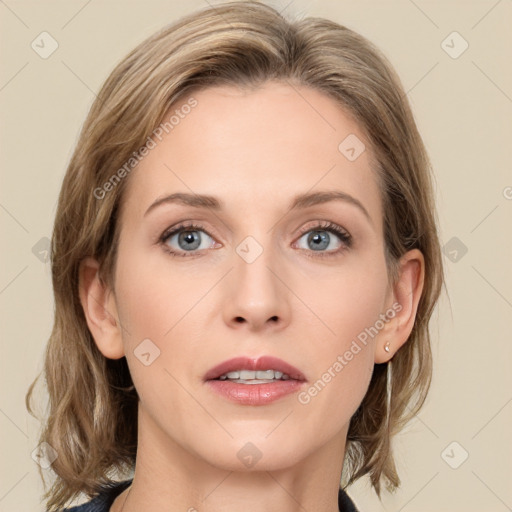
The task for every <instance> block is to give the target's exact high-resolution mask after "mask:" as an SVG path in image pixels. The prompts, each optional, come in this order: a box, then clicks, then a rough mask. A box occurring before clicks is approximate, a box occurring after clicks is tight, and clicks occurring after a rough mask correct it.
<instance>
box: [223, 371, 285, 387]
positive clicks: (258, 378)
mask: <svg viewBox="0 0 512 512" xmlns="http://www.w3.org/2000/svg"><path fill="white" fill-rule="evenodd" d="M289 378H290V376H289V375H287V374H286V373H283V372H279V371H277V370H258V371H255V370H239V371H235V372H228V373H226V374H224V375H221V376H220V377H219V379H220V380H227V379H229V380H233V381H237V382H240V383H242V382H243V383H244V384H264V383H265V382H268V381H274V380H288V379H289ZM249 381H251V382H249Z"/></svg>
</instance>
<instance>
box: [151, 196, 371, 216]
mask: <svg viewBox="0 0 512 512" xmlns="http://www.w3.org/2000/svg"><path fill="white" fill-rule="evenodd" d="M330 201H343V202H345V203H349V204H351V205H353V206H355V207H356V208H358V209H359V210H360V211H361V212H362V213H363V214H364V216H365V217H366V218H367V220H368V221H369V222H370V224H373V222H372V219H371V217H370V214H369V213H368V211H367V210H366V208H365V207H364V206H363V205H362V203H361V202H360V201H359V200H358V199H356V198H355V197H353V196H351V195H350V194H347V193H346V192H342V191H339V190H329V191H319V192H309V193H305V194H299V195H298V196H295V197H294V198H293V199H292V201H291V203H290V206H289V207H288V211H291V210H294V209H304V208H309V207H311V206H315V205H317V204H323V203H328V202H330ZM164 204H183V205H185V206H192V207H194V208H208V209H211V210H214V211H220V210H222V209H223V207H224V203H223V202H222V201H220V200H219V199H217V198H216V197H214V196H210V195H203V194H188V193H184V192H176V193H174V194H170V195H167V196H164V197H161V198H159V199H157V200H156V201H155V202H154V203H152V204H151V205H150V207H149V208H148V209H147V210H146V212H145V213H144V217H146V215H148V214H149V212H151V211H152V210H154V209H155V208H157V207H158V206H161V205H164Z"/></svg>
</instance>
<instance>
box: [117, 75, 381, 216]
mask: <svg viewBox="0 0 512 512" xmlns="http://www.w3.org/2000/svg"><path fill="white" fill-rule="evenodd" d="M191 98H193V100H195V106H194V107H193V108H190V107H187V108H184V107H183V106H184V105H187V104H188V105H190V104H192V103H191V102H190V99H191ZM171 117H172V118H173V119H172V121H173V122H172V124H170V123H169V124H168V126H167V129H166V130H160V131H161V132H162V133H161V135H160V137H156V136H155V135H153V136H152V139H153V140H154V142H155V145H154V147H153V149H151V150H150V151H148V153H147V155H146V156H145V157H144V158H143V159H142V160H141V161H140V163H139V164H138V165H137V167H136V168H135V169H134V170H133V171H132V173H131V175H130V178H129V182H130V183H129V184H128V188H127V191H126V194H125V203H126V204H127V205H129V206H130V208H128V210H129V211H130V212H131V215H132V216H136V217H137V218H142V217H143V215H144V212H145V211H146V209H147V208H148V207H149V205H150V204H151V203H152V202H153V201H154V200H155V199H157V198H158V197H160V196H162V195H163V194H171V193H173V192H178V191H179V192H187V193H192V194H194V193H196V194H207V195H213V196H217V197H219V198H220V199H221V200H222V202H223V203H225V204H228V205H229V206H230V207H231V208H232V211H233V212H235V211H236V212H238V213H241V212H243V211H244V210H249V209H250V208H257V209H259V210H260V211H262V210H265V211H266V210H268V209H269V208H272V207H274V206H275V207H276V208H277V207H279V208H281V206H285V203H286V205H288V203H289V199H290V197H292V196H295V195H297V194H300V193H304V192H307V191H314V190H316V189H319V190H320V189H321V190H326V189H336V190H342V191H344V192H346V193H348V194H350V195H352V196H355V197H356V198H357V199H359V200H360V201H361V202H362V203H363V204H364V205H365V207H366V208H367V210H369V212H370V215H371V216H372V218H374V219H375V220H376V222H377V221H378V222H380V208H381V206H380V193H379V190H378V186H377V183H376V180H375V174H374V172H373V170H372V165H373V157H372V155H371V151H370V148H369V142H368V141H367V140H366V138H365V136H364V134H363V132H362V130H361V129H360V127H359V126H358V124H357V123H356V122H355V120H354V119H353V118H352V117H351V116H350V115H347V113H346V112H345V111H344V109H342V108H341V107H340V106H339V105H338V104H337V103H336V102H335V101H334V100H333V99H332V98H330V97H328V96H327V95H325V94H324V93H322V92H320V91H317V90H314V89H311V88H309V87H304V86H296V85H293V86H292V85H288V84H284V83H280V82H268V83H266V84H265V85H263V86H261V87H259V88H257V89H255V90H250V91H249V90H242V89H240V88H237V87H234V86H216V87H209V88H207V89H202V90H200V91H197V92H195V93H193V94H191V95H189V96H186V97H185V98H184V99H182V100H181V101H180V102H179V103H176V104H175V105H174V106H173V107H172V108H171V109H170V111H169V112H168V113H167V115H166V116H165V118H164V122H166V121H169V120H170V119H171ZM161 126H162V125H161ZM167 132H168V133H167ZM153 133H155V132H153ZM160 138H161V140H159V139H160ZM352 149H353V151H352ZM347 150H348V152H347ZM354 156H356V158H354Z"/></svg>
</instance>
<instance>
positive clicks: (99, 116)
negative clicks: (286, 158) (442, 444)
mask: <svg viewBox="0 0 512 512" xmlns="http://www.w3.org/2000/svg"><path fill="white" fill-rule="evenodd" d="M269 80H278V81H282V82H284V83H288V84H289V85H291V86H307V87H311V88H314V89H316V90H318V91H320V92H322V93H324V94H325V95H328V96H329V97H330V98H332V99H333V100H334V101H335V102H336V103H337V104H338V105H339V106H340V108H342V109H343V110H344V111H346V112H347V113H348V114H349V115H351V116H353V118H354V119H355V120H356V122H357V123H358V126H359V127H360V128H361V130H362V131H363V133H364V134H365V136H366V137H367V139H368V141H369V142H370V146H371V152H372V154H373V155H375V159H374V165H373V167H374V169H373V170H374V171H375V176H376V179H377V180H378V183H379V187H380V191H381V197H382V204H383V215H384V218H383V221H384V223H383V226H384V233H383V235H384V240H385V247H386V262H387V267H388V275H389V280H390V283H394V282H396V279H397V276H398V274H397V271H398V268H399V267H398V263H399V259H400V257H401V256H402V255H403V254H404V253H405V252H406V251H408V250H410V249H413V248H417V249H419V250H420V251H421V252H422V254H423V256H424V260H425V280H424V288H423V292H422V295H421V298H420V301H419V304H418V309H417V315H416V319H415V324H414V327H413V329H412V332H411V335H410V337H409V339H408V341H407V343H405V344H404V345H403V346H402V347H401V348H400V350H399V351H398V352H397V353H396V354H395V355H394V357H393V372H392V390H393V393H392V399H391V404H390V410H389V411H388V410H387V405H386V376H387V371H388V366H389V363H385V364H377V365H375V367H374V372H373V376H372V379H371V382H370V385H369V388H368V391H367V393H366V395H365V397H364V399H363V401H362V403H361V405H360V407H359V408H358V410H357V411H356V413H355V414H354V416H353V417H352V419H351V422H350V427H349V431H348V437H347V448H346V453H345V462H344V468H343V474H344V478H345V480H346V482H345V486H346V485H349V484H351V483H352V482H354V481H355V480H357V479H358V478H360V477H361V476H363V475H368V476H369V478H370V481H371V484H372V485H373V487H374V489H375V491H376V492H377V495H378V496H379V497H380V494H381V479H382V478H385V480H386V482H385V483H386V486H387V488H388V490H389V491H393V490H395V489H396V488H397V487H398V486H399V485H400V479H399V477H398V474H397V471H396V467H395V464H394V459H393V455H392V450H391V446H390V440H391V437H392V436H393V435H394V434H396V433H397V432H398V431H399V430H400V429H401V428H402V427H403V426H404V425H405V424H406V423H407V422H408V421H409V420H410V419H411V418H412V417H413V416H414V415H415V414H416V413H417V412H418V411H419V409H420V408H421V406H422V405H423V403H424V401H425V398H426V395H427V392H428V389H429V387H430V382H431V375H432V354H431V347H430V335H429V328H428V324H429V319H430V317H431V314H432V312H433V309H434V306H435V304H436V302H437V300H438V298H439V295H440V292H441V288H442V285H443V282H444V276H443V267H442V259H441V252H440V247H439V240H438V234H437V228H436V223H437V218H436V213H435V205H434V197H433V186H432V176H431V166H430V162H429V159H428V156H427V153H426V150H425V147H424V145H423V142H422V140H421V137H420V135H419V133H418V130H417V127H416V124H415V121H414V118H413V115H412V113H411V109H410V106H409V104H408V100H407V97H406V94H405V93H404V90H403V87H402V85H401V82H400V80H399V78H398V76H397V75H396V73H395V72H394V70H393V68H392V66H391V64H390V63H389V61H388V60H387V59H386V57H385V56H384V55H383V54H381V52H380V51H379V50H378V49H377V48H376V47H375V46H374V45H373V44H372V43H371V42H370V41H368V40H367V39H366V38H364V37H362V36H361V35H359V34H358V33H356V32H354V31H352V30H350V29H348V28H346V27H344V26H341V25H339V24H337V23H335V22H333V21H330V20H327V19H322V18H306V19H302V20H294V21H291V20H287V19H285V18H284V17H282V16H281V15H280V14H279V13H278V12H277V11H276V10H275V9H273V8H272V7H270V6H267V5H265V4H263V3H260V2H257V1H238V2H230V3H225V4H220V5H216V6H215V7H212V8H206V9H204V10H201V11H197V12H195V13H193V14H190V15H188V16H186V17H183V18H181V19H180V20H178V21H177V22H175V23H173V24H171V25H169V26H167V27H165V28H164V29H162V30H161V31H159V32H157V33H156V34H154V35H153V36H151V37H149V38H148V39H147V40H145V41H144V42H142V43H141V44H140V45H138V46H137V47H136V48H135V49H134V50H133V51H131V53H129V55H128V56H126V58H124V59H123V60H122V61H121V62H120V63H119V64H118V65H117V66H116V67H115V69H114V70H113V72H112V73H111V74H110V76H109V77H108V79H107V80H106V82H105V84H104V85H103V87H102V89H101V91H100V92H99V94H98V96H97V99H96V100H95V101H94V103H93V104H92V107H91V109H90V112H89V114H88V116H87V119H86V120H85V123H84V126H83V128H82V131H81V133H80V137H79V140H78V142H77V145H76V148H75V150H74V153H73V155H72V158H71V161H70V163H69V165H68V168H67V171H66V174H65V177H64V180H63V184H62V188H61V191H60V195H59V200H58V208H57V213H56V218H55V224H54V230H53V233H52V244H51V269H52V280H53V290H54V296H55V316H54V325H53V330H52V333H51V335H50V338H49V340H48V345H47V348H46V354H45V361H44V369H43V372H44V377H45V383H46V386H47V389H48V395H49V411H48V418H47V420H46V421H45V422H44V425H43V428H42V431H41V435H40V442H41V443H42V442H47V443H48V444H49V445H50V446H52V447H53V448H54V449H55V450H56V452H57V453H58V457H57V459H55V461H54V462H53V464H52V469H53V471H54V473H55V474H56V475H57V478H56V480H55V482H54V483H53V485H52V487H51V489H50V490H49V491H47V492H46V494H45V495H44V499H45V500H46V501H47V508H48V509H49V511H50V512H53V511H55V510H58V509H59V508H61V507H63V506H64V505H65V504H67V503H68V502H69V501H70V500H71V499H73V498H75V497H76V496H77V495H78V494H79V493H80V492H83V493H85V494H87V495H88V496H90V497H92V496H93V495H95V494H96V493H98V492H99V491H100V490H102V488H104V487H105V486H106V485H109V484H112V483H113V482H114V480H113V479H112V478H113V476H114V474H115V473H116V472H118V473H119V472H121V474H123V473H124V472H126V471H128V470H131V469H133V467H134V464H135V459H136V452H137V407H138V396H137V393H136V390H135V389H134V387H133V382H132V379H131V376H130V373H129V370H128V366H127V363H126V359H125V358H121V359H118V360H112V359H107V358H105V357H104V356H103V355H102V354H101V353H100V351H99V350H98V348H97V346H96V344H95V342H94V339H93V337H92V335H91V333H90V331H89V329H88V326H87V323H86V320H85V316H84V311H83V308H82V305H81V302H80V299H79V293H78V287H79V279H78V269H79V264H80V261H81V260H82V259H83V258H85V257H86V256H92V257H94V258H96V259H97V260H98V261H99V262H100V264H101V267H100V275H101V278H102V280H104V282H105V283H107V284H109V285H110V286H112V284H113V276H114V271H115V262H116V251H117V246H118V237H119V228H120V226H119V222H118V219H119V218H120V208H121V206H122V205H123V191H124V190H125V188H126V185H127V182H128V181H129V180H130V176H126V177H124V179H121V180H119V182H116V183H115V186H112V187H111V190H109V191H108V193H105V194H104V197H102V198H101V199H99V198H98V197H97V195H95V194H94V193H93V191H94V190H97V189H99V188H101V187H104V184H105V183H106V182H108V181H109V180H112V176H113V174H114V173H115V172H116V170H118V169H120V168H122V167H123V165H125V164H126V162H127V161H129V159H130V158H131V157H132V156H133V154H134V152H135V153H136V152H137V151H138V150H139V149H140V148H141V147H142V146H143V145H144V144H145V143H146V141H147V138H148V137H149V136H150V135H151V134H152V132H153V131H154V130H155V128H156V127H157V126H159V125H160V123H162V121H163V120H164V118H165V116H166V114H167V113H168V112H169V109H170V108H171V106H173V105H174V104H175V103H176V102H177V100H178V99H180V100H182V99H184V98H187V96H189V95H190V94H191V93H192V92H193V91H197V90H200V89H203V88H206V87H210V86H213V85H235V86H239V87H246V88H256V87H258V86H259V85H262V84H264V83H265V82H267V81H269ZM340 142H341V141H340ZM111 182H112V181H111ZM38 378H39V376H38V377H37V378H36V379H35V380H34V382H33V383H32V385H31V386H30V388H29V390H28V392H27V396H26V405H27V408H28V410H29V411H30V412H31V414H33V410H32V407H31V398H32V395H33V388H34V385H35V384H36V382H37V380H38ZM388 415H389V421H387V418H388ZM43 481H44V478H43Z"/></svg>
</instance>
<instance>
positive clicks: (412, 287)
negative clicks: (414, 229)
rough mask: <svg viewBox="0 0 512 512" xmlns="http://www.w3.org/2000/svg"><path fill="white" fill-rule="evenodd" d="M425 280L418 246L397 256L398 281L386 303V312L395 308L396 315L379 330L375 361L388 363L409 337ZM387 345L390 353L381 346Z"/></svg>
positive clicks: (421, 255) (422, 258) (422, 259)
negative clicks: (400, 256)
mask: <svg viewBox="0 0 512 512" xmlns="http://www.w3.org/2000/svg"><path fill="white" fill-rule="evenodd" d="M424 279H425V259H424V257H423V254H422V253H421V251H420V250H419V249H412V250H410V251H408V252H407V253H405V254H404V255H403V256H402V258H401V259H400V269H399V278H398V282H397V283H396V284H395V285H394V286H393V289H392V294H391V296H392V302H391V303H390V304H388V311H394V312H395V316H394V317H393V318H392V319H391V320H389V321H388V322H387V324H386V325H385V327H384V328H383V329H382V330H381V331H380V332H379V336H378V338H377V344H376V346H375V363H387V362H388V361H389V360H390V359H391V358H392V357H393V356H394V355H395V354H396V352H397V351H398V349H400V347H401V346H402V345H403V344H404V343H405V342H406V341H407V340H408V339H409V336H410V334H411V331H412V329H413V327H414V321H415V319H416V312H417V310H418V303H419V301H420V298H421V294H422V291H423V284H424ZM388 342H389V344H388ZM386 345H387V346H388V348H389V352H387V351H386V350H385V348H384V347H385V346H386Z"/></svg>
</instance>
